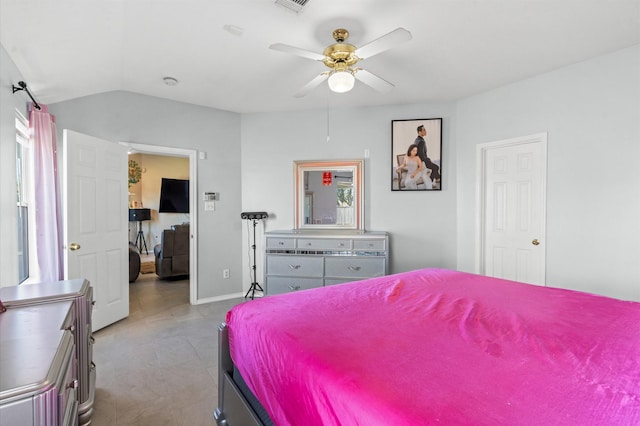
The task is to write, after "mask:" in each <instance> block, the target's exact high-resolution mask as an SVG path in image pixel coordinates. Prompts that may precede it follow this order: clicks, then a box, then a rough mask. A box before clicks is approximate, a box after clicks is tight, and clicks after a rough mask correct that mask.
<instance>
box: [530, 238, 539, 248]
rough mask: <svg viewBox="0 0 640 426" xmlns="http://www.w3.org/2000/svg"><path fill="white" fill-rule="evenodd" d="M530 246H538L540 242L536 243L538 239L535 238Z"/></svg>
mask: <svg viewBox="0 0 640 426" xmlns="http://www.w3.org/2000/svg"><path fill="white" fill-rule="evenodd" d="M531 244H533V245H534V246H537V245H538V244H540V241H538V239H537V238H535V239H534V240H533V241H531Z"/></svg>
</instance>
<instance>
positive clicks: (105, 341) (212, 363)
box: [92, 274, 244, 426]
mask: <svg viewBox="0 0 640 426" xmlns="http://www.w3.org/2000/svg"><path fill="white" fill-rule="evenodd" d="M129 288H130V291H129V305H130V314H129V317H128V318H126V319H124V320H122V321H119V322H117V323H115V324H112V325H110V326H108V327H105V328H103V329H101V330H99V331H97V332H95V333H94V337H95V345H94V351H93V359H94V362H95V363H96V371H97V380H96V398H95V403H94V409H95V411H94V414H93V421H92V426H106V425H108V426H125V425H136V426H145V425H149V426H151V425H153V426H161V425H176V426H183V425H189V426H198V425H207V426H211V425H215V421H214V420H213V414H212V413H213V410H214V409H215V408H216V406H217V398H218V388H217V382H218V377H217V376H218V373H217V355H218V353H217V350H218V348H217V347H218V344H217V329H218V325H219V324H220V322H222V321H223V320H224V318H225V315H226V312H227V311H228V310H229V309H230V308H231V307H232V306H234V305H236V304H238V303H242V302H243V301H244V299H242V298H240V299H233V300H227V301H221V302H214V303H208V304H203V305H195V306H192V305H190V304H189V281H188V280H182V281H163V280H159V279H158V277H157V275H155V274H144V275H140V277H139V278H138V279H137V280H136V281H135V282H134V283H131V284H130V287H129Z"/></svg>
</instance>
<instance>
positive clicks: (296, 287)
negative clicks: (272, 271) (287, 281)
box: [289, 285, 300, 291]
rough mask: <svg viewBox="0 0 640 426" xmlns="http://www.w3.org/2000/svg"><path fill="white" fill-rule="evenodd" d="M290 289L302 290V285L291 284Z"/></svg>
mask: <svg viewBox="0 0 640 426" xmlns="http://www.w3.org/2000/svg"><path fill="white" fill-rule="evenodd" d="M289 290H292V291H296V290H300V286H299V285H290V286H289Z"/></svg>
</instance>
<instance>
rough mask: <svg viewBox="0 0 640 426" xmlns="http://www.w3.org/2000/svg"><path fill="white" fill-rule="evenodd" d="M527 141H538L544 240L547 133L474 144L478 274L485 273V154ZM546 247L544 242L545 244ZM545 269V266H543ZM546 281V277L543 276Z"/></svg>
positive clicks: (544, 238) (526, 142)
mask: <svg viewBox="0 0 640 426" xmlns="http://www.w3.org/2000/svg"><path fill="white" fill-rule="evenodd" d="M529 143H539V144H540V148H541V156H542V161H541V162H540V167H541V168H542V170H541V171H540V172H541V173H540V174H541V178H542V188H543V190H542V194H541V197H542V200H541V204H542V205H541V209H542V217H541V218H540V220H541V228H542V229H541V232H542V235H541V238H542V241H546V232H547V224H546V218H547V133H546V132H544V133H536V134H533V135H528V136H520V137H516V138H511V139H504V140H498V141H493V142H487V143H482V144H478V145H476V214H475V219H476V224H475V225H476V226H475V229H476V238H475V243H476V246H475V272H476V273H477V274H480V275H484V274H485V270H484V260H485V252H484V247H485V238H486V230H485V227H484V223H486V222H485V211H486V206H485V202H484V200H485V198H486V197H485V196H486V189H487V188H486V181H485V174H486V173H485V172H486V167H487V164H486V161H485V159H486V154H487V152H488V151H490V150H492V149H496V148H504V147H508V146H515V145H523V144H529ZM545 247H546V244H545ZM544 258H545V260H544V261H545V264H546V248H545V256H544ZM545 270H546V266H545ZM545 275H546V274H545ZM545 283H546V278H545Z"/></svg>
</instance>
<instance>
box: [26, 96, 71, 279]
mask: <svg viewBox="0 0 640 426" xmlns="http://www.w3.org/2000/svg"><path fill="white" fill-rule="evenodd" d="M40 107H41V108H42V109H41V110H39V111H38V110H37V109H35V108H34V107H33V104H31V105H30V106H29V134H30V137H31V146H32V150H33V158H34V166H33V169H34V187H35V222H36V223H35V228H36V229H35V235H36V246H37V247H36V250H37V259H38V260H37V262H38V267H39V269H40V281H42V282H46V281H58V280H61V279H63V277H64V270H63V268H64V263H63V261H64V260H63V256H62V254H63V251H62V216H61V212H60V203H59V191H58V158H57V144H56V122H55V117H54V116H53V115H51V114H49V110H48V108H47V107H46V106H45V105H42V104H40Z"/></svg>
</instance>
